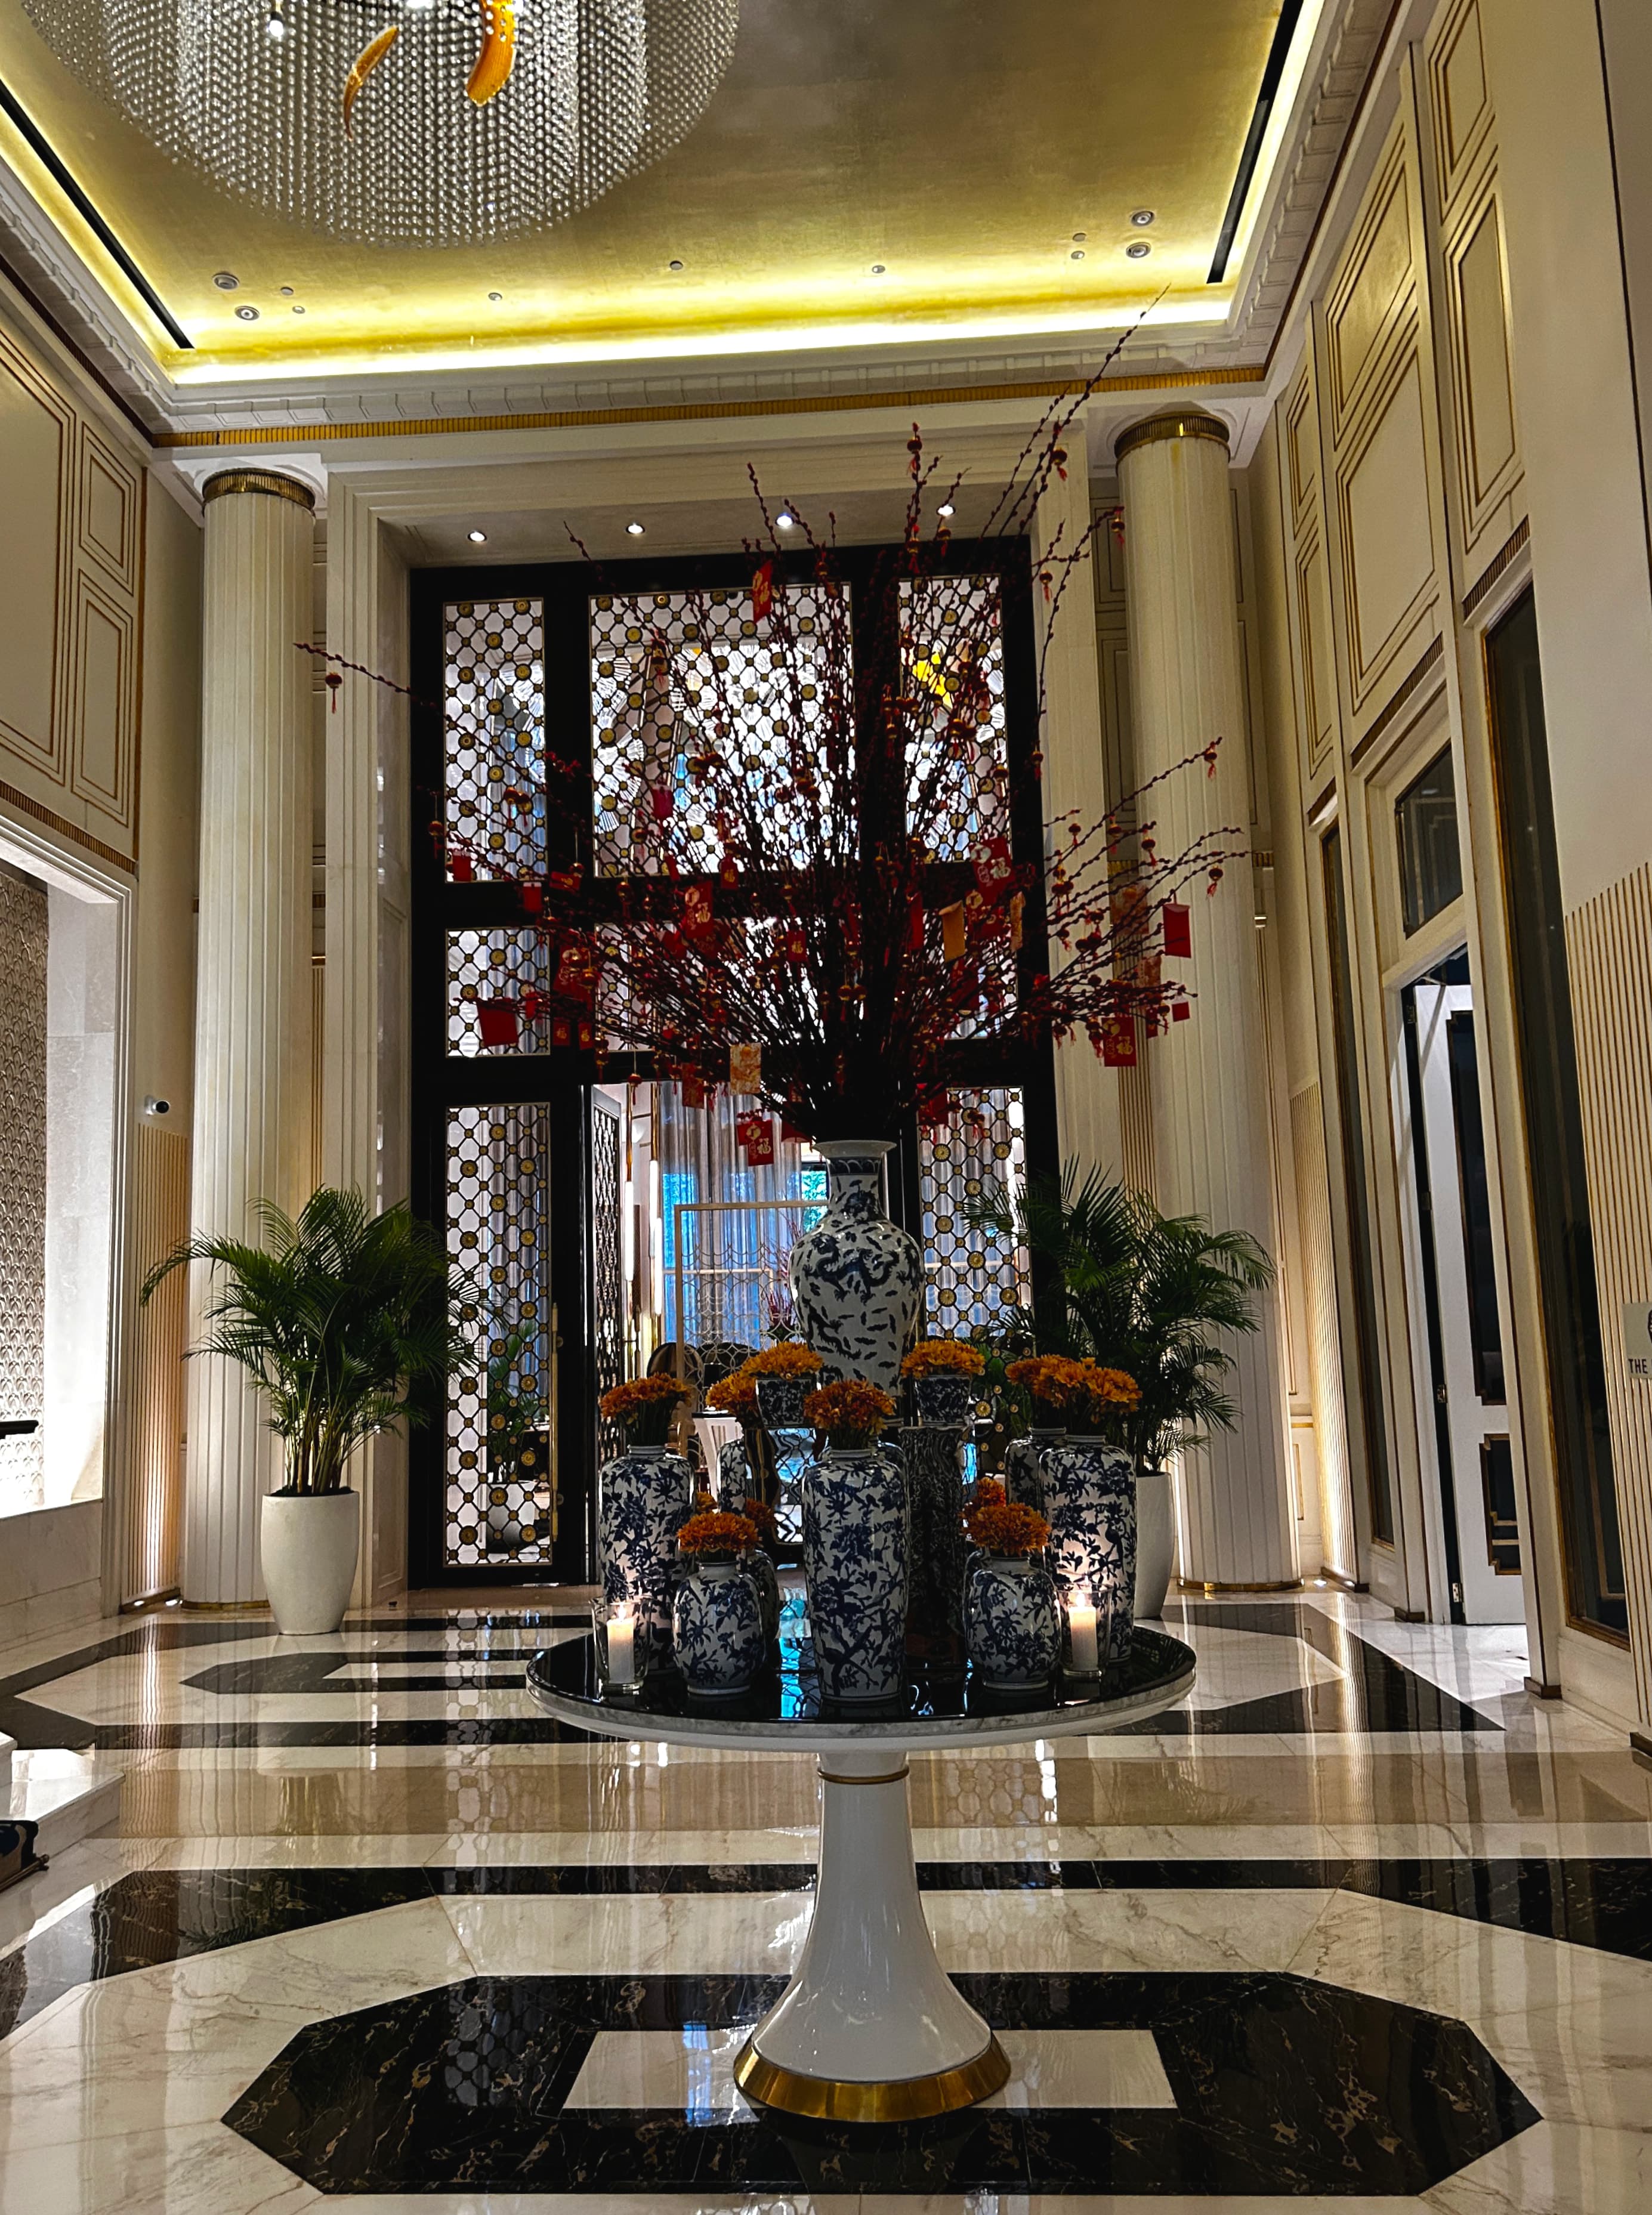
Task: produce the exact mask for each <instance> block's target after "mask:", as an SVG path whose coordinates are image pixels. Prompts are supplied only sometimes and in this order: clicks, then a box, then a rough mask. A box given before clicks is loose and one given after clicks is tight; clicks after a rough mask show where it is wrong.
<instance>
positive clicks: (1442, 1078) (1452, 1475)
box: [1401, 948, 1525, 1623]
mask: <svg viewBox="0 0 1652 2215" xmlns="http://www.w3.org/2000/svg"><path fill="white" fill-rule="evenodd" d="M1401 1004H1402V1010H1403V1021H1404V1030H1405V1054H1406V1071H1407V1077H1408V1082H1409V1095H1410V1107H1411V1118H1410V1120H1411V1146H1410V1149H1409V1153H1410V1169H1411V1176H1412V1179H1413V1181H1414V1185H1415V1192H1414V1195H1413V1196H1414V1199H1415V1202H1416V1224H1417V1226H1418V1238H1419V1243H1420V1247H1421V1255H1420V1259H1421V1263H1422V1286H1423V1305H1424V1321H1425V1327H1426V1335H1427V1341H1428V1343H1427V1345H1426V1347H1415V1346H1414V1349H1413V1358H1414V1359H1415V1360H1416V1363H1417V1366H1418V1370H1419V1377H1418V1382H1419V1386H1420V1389H1421V1391H1422V1392H1423V1393H1426V1395H1427V1397H1428V1402H1429V1404H1430V1406H1431V1408H1432V1412H1433V1419H1434V1420H1433V1423H1432V1426H1431V1428H1432V1432H1433V1436H1434V1447H1435V1453H1434V1461H1435V1467H1436V1470H1437V1471H1438V1477H1439V1509H1440V1513H1439V1525H1438V1531H1439V1540H1440V1555H1441V1557H1442V1559H1443V1567H1444V1571H1445V1582H1446V1590H1447V1592H1448V1593H1449V1597H1450V1609H1449V1612H1450V1617H1451V1620H1452V1622H1453V1623H1520V1622H1521V1621H1523V1620H1524V1617H1525V1596H1524V1592H1523V1588H1522V1583H1521V1574H1520V1529H1519V1524H1518V1519H1517V1512H1516V1506H1515V1479H1514V1458H1513V1448H1512V1444H1511V1438H1510V1432H1509V1422H1508V1380H1507V1377H1506V1375H1505V1367H1504V1347H1505V1345H1506V1343H1507V1340H1506V1335H1505V1332H1504V1329H1503V1319H1502V1313H1501V1310H1500V1304H1499V1299H1498V1291H1497V1284H1498V1277H1499V1274H1500V1271H1499V1266H1498V1263H1499V1256H1498V1254H1497V1251H1496V1244H1495V1241H1496V1236H1497V1233H1496V1226H1495V1217H1494V1214H1493V1211H1492V1206H1491V1193H1490V1185H1489V1175H1488V1170H1487V1163H1486V1145H1485V1131H1484V1126H1483V1122H1482V1120H1481V1112H1480V1083H1479V1066H1478V1047H1477V1039H1476V1034H1475V1011H1474V992H1473V987H1472V985H1471V982H1470V977H1469V963H1468V955H1467V954H1466V952H1465V951H1464V950H1462V949H1461V948H1459V950H1458V951H1457V952H1456V953H1454V954H1451V955H1450V956H1448V957H1447V959H1446V960H1444V961H1442V962H1440V964H1439V965H1438V966H1436V967H1434V969H1432V970H1430V971H1429V972H1428V974H1427V975H1426V976H1423V977H1420V978H1418V979H1416V981H1415V982H1414V983H1412V984H1410V985H1407V986H1406V987H1405V989H1404V991H1403V993H1402V995H1401Z"/></svg>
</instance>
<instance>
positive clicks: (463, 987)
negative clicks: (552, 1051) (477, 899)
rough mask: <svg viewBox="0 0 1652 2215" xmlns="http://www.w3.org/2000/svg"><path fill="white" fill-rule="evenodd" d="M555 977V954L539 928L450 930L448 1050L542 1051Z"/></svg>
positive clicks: (479, 1052) (490, 1052) (549, 1017)
mask: <svg viewBox="0 0 1652 2215" xmlns="http://www.w3.org/2000/svg"><path fill="white" fill-rule="evenodd" d="M552 981H553V980H552V978H551V974H550V955H549V954H548V952H547V950H546V948H545V944H544V940H543V939H542V938H541V937H540V936H539V935H538V934H537V932H535V931H532V930H450V931H449V932H448V934H447V1051H448V1052H449V1053H451V1054H466V1055H470V1054H482V1053H486V1054H501V1053H536V1052H542V1051H543V1050H544V1046H545V1044H546V1042H547V1040H548V1039H549V1037H550V1022H551V1012H550V1007H549V1004H548V995H549V993H550V986H551V983H552ZM561 1012H562V1014H563V1015H566V1014H567V1013H568V1010H567V1009H566V1008H564V1009H562V1010H561Z"/></svg>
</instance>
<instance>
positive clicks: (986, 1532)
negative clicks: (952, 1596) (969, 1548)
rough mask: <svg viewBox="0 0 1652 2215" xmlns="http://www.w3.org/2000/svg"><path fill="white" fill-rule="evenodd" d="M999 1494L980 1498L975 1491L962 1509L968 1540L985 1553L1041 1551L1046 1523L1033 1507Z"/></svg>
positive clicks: (1046, 1540) (1047, 1537)
mask: <svg viewBox="0 0 1652 2215" xmlns="http://www.w3.org/2000/svg"><path fill="white" fill-rule="evenodd" d="M1002 1489H1003V1488H1002V1487H1000V1488H998V1490H999V1497H998V1499H996V1500H982V1498H981V1496H980V1492H979V1491H978V1492H977V1494H976V1496H975V1499H974V1500H973V1503H972V1505H971V1506H968V1507H967V1508H966V1509H965V1510H964V1528H965V1530H966V1531H967V1532H968V1533H969V1537H970V1540H971V1543H973V1544H974V1545H977V1546H980V1548H981V1549H983V1551H985V1552H986V1553H989V1554H1011V1555H1013V1554H1021V1555H1027V1554H1041V1553H1042V1552H1043V1550H1044V1549H1045V1547H1046V1546H1047V1545H1048V1544H1049V1543H1050V1526H1049V1525H1048V1523H1047V1521H1046V1520H1045V1519H1044V1517H1043V1516H1041V1514H1040V1513H1039V1512H1038V1510H1037V1509H1036V1508H1035V1507H1027V1506H1023V1504H1022V1503H1021V1502H1020V1501H1019V1500H1005V1499H1004V1497H1003V1496H1002Z"/></svg>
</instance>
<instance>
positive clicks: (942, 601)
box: [900, 577, 1010, 862]
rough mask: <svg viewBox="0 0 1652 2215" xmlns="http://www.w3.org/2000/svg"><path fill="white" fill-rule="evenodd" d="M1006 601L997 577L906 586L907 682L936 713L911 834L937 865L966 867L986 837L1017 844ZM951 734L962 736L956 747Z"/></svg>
mask: <svg viewBox="0 0 1652 2215" xmlns="http://www.w3.org/2000/svg"><path fill="white" fill-rule="evenodd" d="M1001 598H1002V592H1001V588H1000V586H999V583H998V579H997V578H996V577H930V578H925V579H924V580H921V581H919V582H914V581H912V580H911V579H907V580H905V581H903V583H902V585H901V587H900V637H901V651H902V659H903V664H904V666H903V670H902V674H903V676H904V678H905V679H906V686H907V690H908V691H909V692H912V693H914V694H916V695H917V696H918V697H919V698H921V699H923V700H924V701H926V702H927V703H928V706H929V716H928V735H927V739H925V740H924V741H922V742H920V744H919V745H918V747H917V748H916V749H915V752H914V759H913V762H912V794H913V801H914V805H913V811H912V812H913V821H912V831H913V833H914V835H915V836H917V837H918V838H923V839H924V841H925V842H926V844H928V846H929V849H930V854H931V855H932V856H934V858H935V859H936V860H937V862H957V861H965V860H967V859H968V857H969V856H971V855H972V854H974V853H977V852H979V851H980V849H981V847H982V846H983V844H985V842H986V840H987V839H988V838H1006V839H1007V838H1009V836H1010V764H1009V752H1008V742H1007V739H1006V735H1005V722H1004V635H1003V632H1002V629H1001V628H1000V625H999V619H998V609H999V604H1000V602H1001ZM983 617H985V619H986V623H987V626H988V635H989V636H990V639H991V644H990V646H989V647H988V648H987V651H986V653H985V654H982V653H980V651H979V647H980V638H981V635H982V633H981V623H982V620H983ZM949 727H955V729H956V730H957V731H958V732H959V733H961V735H960V736H959V737H958V738H956V739H955V740H953V741H952V742H950V743H949V740H948V735H947V734H948V731H949Z"/></svg>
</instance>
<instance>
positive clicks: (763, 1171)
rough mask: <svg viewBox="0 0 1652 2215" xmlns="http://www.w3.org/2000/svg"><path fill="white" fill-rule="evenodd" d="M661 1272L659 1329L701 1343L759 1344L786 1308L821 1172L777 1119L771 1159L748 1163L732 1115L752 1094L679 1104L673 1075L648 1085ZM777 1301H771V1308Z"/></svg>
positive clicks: (819, 1197)
mask: <svg viewBox="0 0 1652 2215" xmlns="http://www.w3.org/2000/svg"><path fill="white" fill-rule="evenodd" d="M654 1101H655V1114H654V1147H655V1150H656V1153H657V1155H658V1158H659V1162H660V1209H661V1212H662V1214H663V1216H664V1218H665V1219H664V1222H663V1224H662V1225H661V1236H662V1244H663V1248H664V1255H665V1277H666V1285H665V1292H666V1336H667V1337H668V1338H673V1339H682V1340H685V1341H687V1342H688V1343H689V1344H690V1345H692V1346H701V1345H706V1344H709V1343H710V1342H711V1341H714V1340H733V1341H736V1342H737V1343H739V1344H741V1345H745V1346H751V1347H758V1346H761V1345H762V1344H763V1343H764V1342H765V1340H766V1339H768V1338H769V1337H771V1335H772V1334H773V1329H774V1323H775V1320H776V1315H777V1312H778V1313H786V1312H789V1305H790V1301H789V1294H788V1293H787V1292H786V1257H787V1255H788V1254H789V1251H790V1249H791V1244H792V1241H793V1240H794V1239H795V1237H796V1236H797V1235H798V1233H799V1232H800V1231H801V1230H806V1229H807V1228H808V1226H809V1224H812V1223H814V1221H816V1220H817V1219H818V1218H819V1216H820V1211H821V1208H822V1206H823V1205H824V1203H825V1200H826V1171H825V1169H824V1167H823V1165H822V1164H820V1163H818V1162H808V1161H806V1160H805V1157H804V1150H803V1148H802V1147H801V1145H800V1144H797V1143H796V1142H795V1140H792V1139H783V1138H781V1136H780V1125H779V1121H778V1119H776V1120H775V1121H774V1126H773V1128H774V1140H775V1148H774V1160H773V1161H772V1162H771V1163H758V1164H756V1165H755V1166H752V1165H748V1163H747V1162H746V1157H745V1154H744V1153H743V1152H742V1150H741V1149H740V1144H739V1142H738V1140H737V1138H736V1137H735V1132H734V1126H735V1121H736V1119H737V1118H738V1117H739V1116H740V1115H741V1114H745V1113H746V1112H747V1110H748V1108H749V1107H751V1106H752V1103H751V1102H749V1101H740V1100H734V1099H731V1098H730V1097H729V1096H728V1094H727V1093H726V1092H719V1093H718V1094H717V1095H716V1097H715V1100H714V1101H711V1102H710V1103H709V1105H708V1106H706V1107H684V1105H683V1096H682V1093H681V1090H680V1089H679V1087H678V1086H677V1085H675V1084H660V1085H656V1086H655V1088H654ZM777 1304H778V1305H777Z"/></svg>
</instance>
